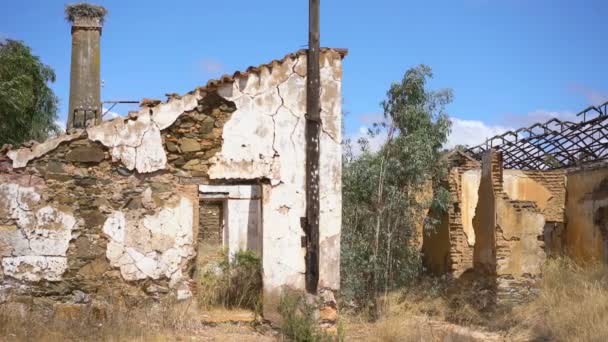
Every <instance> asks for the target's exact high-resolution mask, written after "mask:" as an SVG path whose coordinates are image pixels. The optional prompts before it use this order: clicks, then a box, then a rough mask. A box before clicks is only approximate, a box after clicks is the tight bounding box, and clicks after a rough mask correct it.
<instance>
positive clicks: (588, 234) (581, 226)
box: [565, 165, 608, 262]
mask: <svg viewBox="0 0 608 342" xmlns="http://www.w3.org/2000/svg"><path fill="white" fill-rule="evenodd" d="M567 177H568V186H567V188H568V191H567V196H568V198H567V201H566V217H567V223H566V239H565V246H566V251H567V253H568V255H570V256H571V257H572V258H574V259H575V260H580V261H591V260H601V261H604V262H607V261H608V168H607V167H606V166H605V165H603V166H602V167H598V168H593V169H588V168H587V169H581V170H576V171H573V172H570V173H568V176H567Z"/></svg>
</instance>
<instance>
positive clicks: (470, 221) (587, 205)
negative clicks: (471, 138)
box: [422, 152, 608, 302]
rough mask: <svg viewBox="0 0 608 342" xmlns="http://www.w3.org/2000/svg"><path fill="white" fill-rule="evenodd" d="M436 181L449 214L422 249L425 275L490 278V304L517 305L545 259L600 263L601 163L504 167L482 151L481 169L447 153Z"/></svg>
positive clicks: (604, 199)
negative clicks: (447, 196)
mask: <svg viewBox="0 0 608 342" xmlns="http://www.w3.org/2000/svg"><path fill="white" fill-rule="evenodd" d="M455 160H460V162H454V161H455ZM444 182H446V184H447V185H448V186H449V189H450V193H451V202H450V206H449V210H448V212H447V213H444V214H443V215H442V216H441V217H440V218H441V223H440V224H439V226H438V227H437V228H436V229H435V231H433V232H431V233H430V234H425V235H424V241H423V246H422V254H423V258H424V261H425V265H426V266H427V268H428V269H429V270H430V271H431V272H432V273H436V274H443V273H448V274H451V275H453V276H455V277H458V276H460V275H461V274H462V273H463V272H464V271H466V270H468V269H473V270H475V271H476V273H478V274H480V273H481V274H486V275H488V276H490V277H491V278H494V279H495V280H496V282H495V285H496V290H497V294H498V300H501V301H516V302H517V301H521V300H522V299H524V298H525V297H526V296H527V295H529V294H530V292H531V291H532V287H533V286H534V282H535V280H536V279H537V278H538V277H539V276H540V274H541V267H542V265H543V263H544V260H545V259H546V257H547V256H551V255H562V254H567V255H569V256H570V257H572V258H573V259H575V260H579V261H589V260H603V261H604V262H605V261H606V260H608V257H607V256H606V255H608V243H607V242H606V241H608V237H607V236H608V233H606V232H607V231H608V228H607V227H608V226H607V224H606V222H608V209H607V208H608V195H606V194H608V190H607V189H608V168H607V167H606V164H598V165H593V166H585V167H579V168H576V169H561V170H508V169H503V168H502V161H501V155H500V153H498V152H492V153H491V154H490V153H488V154H486V155H485V156H484V159H483V162H482V166H481V167H480V166H479V165H475V163H473V162H469V161H468V159H467V158H466V157H464V156H459V155H454V158H453V159H452V163H451V164H450V172H449V178H448V179H447V180H444ZM434 214H435V213H430V215H434ZM459 236H460V237H461V238H458V237H459ZM471 250H472V251H474V252H473V254H472V255H473V258H472V260H471V259H468V260H470V261H468V260H467V259H464V260H467V262H462V260H463V253H462V251H465V252H468V251H471Z"/></svg>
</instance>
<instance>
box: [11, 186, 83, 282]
mask: <svg viewBox="0 0 608 342" xmlns="http://www.w3.org/2000/svg"><path fill="white" fill-rule="evenodd" d="M39 202H40V194H39V193H38V192H36V190H35V188H33V187H25V186H21V185H19V184H15V183H8V184H0V217H2V218H5V219H9V220H11V221H12V222H13V225H8V226H6V225H5V226H2V229H0V258H1V259H2V267H3V270H4V274H5V275H8V276H11V277H13V278H16V279H21V280H27V281H39V280H42V279H46V280H49V281H58V280H61V275H62V274H63V273H64V272H65V270H66V268H67V259H66V253H67V250H68V247H69V243H70V240H71V239H72V231H73V230H74V229H75V228H76V219H75V218H74V216H72V215H71V214H68V213H66V212H63V211H61V210H58V209H56V208H54V207H51V206H44V207H41V208H36V207H37V205H38V203H39ZM9 222H10V221H9Z"/></svg>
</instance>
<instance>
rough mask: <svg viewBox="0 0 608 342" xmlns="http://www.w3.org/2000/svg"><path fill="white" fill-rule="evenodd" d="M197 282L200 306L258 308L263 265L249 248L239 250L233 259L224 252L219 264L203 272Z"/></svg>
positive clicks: (257, 309)
mask: <svg viewBox="0 0 608 342" xmlns="http://www.w3.org/2000/svg"><path fill="white" fill-rule="evenodd" d="M198 282H199V296H198V299H199V304H201V305H203V306H213V305H221V306H224V307H227V308H248V309H253V310H256V311H259V310H260V306H261V296H262V266H261V261H260V257H259V256H258V255H257V254H255V253H254V252H252V251H239V252H237V253H236V254H235V255H234V257H233V259H232V261H230V260H229V258H228V253H227V252H224V257H223V259H222V261H221V262H220V263H219V264H218V267H216V268H215V269H209V270H207V271H206V272H203V273H202V274H201V275H200V276H199V279H198Z"/></svg>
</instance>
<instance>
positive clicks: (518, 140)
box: [466, 101, 608, 170]
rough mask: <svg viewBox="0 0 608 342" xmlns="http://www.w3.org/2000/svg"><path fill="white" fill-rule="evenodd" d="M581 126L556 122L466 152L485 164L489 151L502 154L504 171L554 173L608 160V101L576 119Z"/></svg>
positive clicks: (554, 120) (508, 133)
mask: <svg viewBox="0 0 608 342" xmlns="http://www.w3.org/2000/svg"><path fill="white" fill-rule="evenodd" d="M576 116H577V117H581V116H582V121H580V122H570V121H562V120H559V119H556V118H553V119H551V120H549V121H546V122H544V123H535V124H533V125H531V126H529V127H523V128H520V129H518V130H515V131H509V132H506V133H503V134H500V135H497V136H494V137H492V138H489V139H487V140H486V141H485V143H482V144H480V145H478V146H475V147H471V148H469V149H467V150H466V152H467V153H468V154H469V155H470V156H472V157H473V158H475V159H477V160H481V156H482V154H483V152H485V151H487V150H489V149H496V150H499V151H502V154H503V162H504V167H505V168H507V169H522V170H553V169H561V168H566V167H575V166H580V165H583V164H587V163H594V162H598V161H605V160H608V101H607V102H604V103H603V104H601V105H599V106H590V107H588V108H586V109H584V110H583V111H581V112H580V113H578V114H577V115H576Z"/></svg>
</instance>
